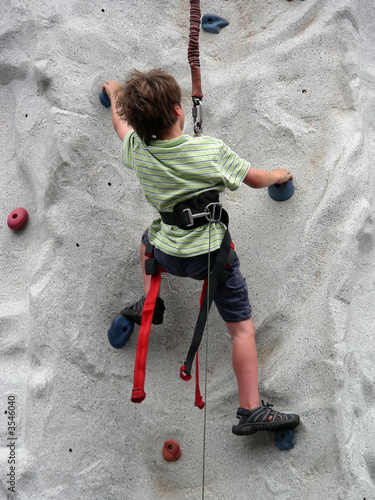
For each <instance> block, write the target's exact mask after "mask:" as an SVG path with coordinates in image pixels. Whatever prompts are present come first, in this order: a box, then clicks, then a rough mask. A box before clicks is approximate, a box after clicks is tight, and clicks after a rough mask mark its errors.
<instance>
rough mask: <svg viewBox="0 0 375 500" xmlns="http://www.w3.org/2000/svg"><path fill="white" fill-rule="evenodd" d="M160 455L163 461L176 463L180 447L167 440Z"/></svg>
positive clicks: (173, 441) (174, 442)
mask: <svg viewBox="0 0 375 500" xmlns="http://www.w3.org/2000/svg"><path fill="white" fill-rule="evenodd" d="M162 453H163V458H164V460H166V461H167V462H176V461H177V460H178V459H179V458H180V457H181V448H180V445H179V444H178V443H177V441H175V440H174V439H167V440H166V442H165V443H164V446H163V450H162Z"/></svg>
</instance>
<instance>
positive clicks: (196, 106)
mask: <svg viewBox="0 0 375 500" xmlns="http://www.w3.org/2000/svg"><path fill="white" fill-rule="evenodd" d="M191 113H192V115H193V121H194V133H195V134H196V135H200V134H201V133H202V128H203V108H202V101H201V100H200V98H199V97H193V109H192V110H191Z"/></svg>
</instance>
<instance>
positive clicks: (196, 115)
mask: <svg viewBox="0 0 375 500" xmlns="http://www.w3.org/2000/svg"><path fill="white" fill-rule="evenodd" d="M200 27H201V9H200V1H199V0H190V29H189V46H188V60H189V64H190V70H191V83H192V93H191V97H192V99H193V108H192V115H193V123H194V134H195V135H196V136H199V135H201V134H202V125H203V115H202V99H203V93H202V82H201V69H200V60H199V32H200ZM210 266H211V222H210V224H209V250H208V267H207V269H208V276H207V279H206V286H207V290H206V294H207V296H209V294H210V271H209V270H210ZM202 305H203V304H202V303H201V306H202ZM209 309H210V304H209V301H207V317H208V313H209ZM205 361H206V363H205V364H206V366H205V377H204V399H205V401H207V363H208V323H206V359H205ZM196 370H197V376H198V352H197V359H196ZM197 380H198V378H197ZM206 426H207V405H204V416H203V463H202V500H204V490H205V469H206Z"/></svg>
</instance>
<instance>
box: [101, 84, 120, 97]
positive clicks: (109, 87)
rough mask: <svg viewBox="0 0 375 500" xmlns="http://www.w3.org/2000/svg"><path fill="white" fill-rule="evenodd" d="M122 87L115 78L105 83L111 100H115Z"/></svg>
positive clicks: (104, 86) (105, 88) (104, 87)
mask: <svg viewBox="0 0 375 500" xmlns="http://www.w3.org/2000/svg"><path fill="white" fill-rule="evenodd" d="M120 87H121V83H119V82H116V81H115V80H107V81H106V82H105V84H104V85H103V90H105V92H106V94H107V96H108V97H109V98H110V100H111V102H112V100H113V97H114V94H115V93H116V91H117V90H118V89H119V88H120Z"/></svg>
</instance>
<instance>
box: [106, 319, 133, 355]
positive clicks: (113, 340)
mask: <svg viewBox="0 0 375 500" xmlns="http://www.w3.org/2000/svg"><path fill="white" fill-rule="evenodd" d="M133 328H134V323H133V321H130V319H128V318H124V317H123V316H120V317H119V318H116V319H114V320H113V322H112V325H111V328H110V329H109V330H108V340H109V342H110V344H111V345H112V346H113V347H116V349H121V347H124V345H125V344H126V343H127V342H128V340H129V339H130V337H131V334H132V333H133Z"/></svg>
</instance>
